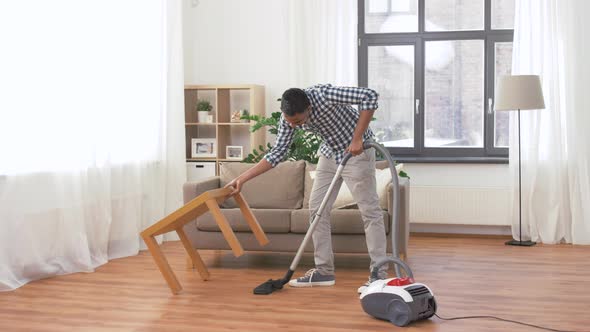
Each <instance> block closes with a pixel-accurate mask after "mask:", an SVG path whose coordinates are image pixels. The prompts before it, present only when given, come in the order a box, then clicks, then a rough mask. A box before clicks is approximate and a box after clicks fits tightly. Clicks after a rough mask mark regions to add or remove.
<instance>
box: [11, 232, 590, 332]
mask: <svg viewBox="0 0 590 332" xmlns="http://www.w3.org/2000/svg"><path fill="white" fill-rule="evenodd" d="M163 247H164V250H165V253H166V255H167V257H168V259H169V261H170V264H171V265H172V268H173V269H174V270H175V271H176V273H177V276H178V278H179V281H180V282H181V284H182V285H183V286H184V291H183V292H182V293H181V294H180V295H177V296H173V295H171V293H170V291H169V289H168V287H167V286H166V284H165V282H164V280H163V278H162V276H161V275H160V272H159V271H158V270H157V268H156V266H155V264H154V262H153V261H152V258H151V257H150V256H149V254H148V253H147V252H142V253H140V254H139V255H138V256H135V257H129V258H123V259H117V260H113V261H111V262H109V263H108V264H106V265H104V266H102V267H100V268H98V269H97V270H96V272H95V273H89V274H86V273H77V274H72V275H66V276H59V277H54V278H50V279H45V280H40V281H36V282H32V283H30V284H28V285H25V286H24V287H22V288H20V289H18V290H16V291H13V292H4V293H0V331H228V330H234V331H298V332H302V331H314V330H317V331H392V330H401V329H398V328H396V327H395V326H393V325H391V324H390V323H388V322H385V321H380V320H376V319H373V318H371V317H369V316H368V315H366V314H365V313H364V312H363V311H362V309H361V307H360V304H359V300H358V296H357V294H356V288H357V287H358V286H359V285H360V284H362V283H363V282H364V281H365V280H366V278H367V275H368V271H367V265H368V259H367V257H366V256H365V255H342V254H341V255H336V268H337V271H336V277H337V279H336V280H337V283H336V286H334V287H327V288H311V289H293V288H288V286H287V288H286V289H283V290H281V291H278V292H275V293H273V294H272V295H269V296H259V295H256V296H255V295H252V289H253V288H254V287H255V286H257V285H258V284H260V283H262V282H264V281H266V280H267V279H269V278H272V279H277V278H280V277H282V276H283V275H284V273H285V271H286V270H287V268H288V266H289V264H290V261H291V259H292V254H279V253H247V254H246V255H244V256H242V257H241V258H238V259H236V258H234V257H233V256H232V254H231V252H225V251H223V252H219V251H218V252H214V251H201V253H202V256H203V259H204V261H205V263H206V264H207V266H209V268H210V272H211V280H210V281H206V282H204V281H201V279H200V278H199V275H198V273H197V272H196V271H190V270H186V269H185V256H184V253H183V250H182V247H181V245H180V243H179V242H169V243H166V244H165V245H164V246H163ZM409 254H410V260H409V262H410V265H411V266H412V268H413V271H414V275H415V277H416V279H417V281H419V282H423V283H425V284H427V285H428V286H429V287H430V288H431V289H433V291H434V294H435V297H436V299H437V302H438V314H439V315H441V316H443V317H451V316H464V315H495V316H501V317H503V318H507V319H513V320H521V321H525V322H528V323H532V324H537V325H544V326H547V327H552V328H555V329H561V330H576V331H588V330H590V284H589V283H588V281H589V280H590V264H589V262H588V257H589V256H590V247H584V246H568V245H561V246H543V245H538V246H535V247H530V248H526V247H509V246H505V245H504V244H503V239H500V238H496V239H490V238H487V239H481V238H440V237H439V238H437V237H412V238H411V240H410V251H409ZM312 263H313V257H312V256H306V257H304V258H303V259H302V261H301V264H300V268H299V270H298V272H301V273H303V272H305V270H307V269H308V268H310V267H311V266H312ZM404 331H541V330H538V329H535V328H531V327H526V326H520V325H514V324H510V323H506V322H499V321H495V320H487V319H478V320H460V321H441V320H439V319H438V318H433V319H431V320H428V321H422V322H419V323H416V324H414V325H412V326H410V327H408V328H405V329H404Z"/></svg>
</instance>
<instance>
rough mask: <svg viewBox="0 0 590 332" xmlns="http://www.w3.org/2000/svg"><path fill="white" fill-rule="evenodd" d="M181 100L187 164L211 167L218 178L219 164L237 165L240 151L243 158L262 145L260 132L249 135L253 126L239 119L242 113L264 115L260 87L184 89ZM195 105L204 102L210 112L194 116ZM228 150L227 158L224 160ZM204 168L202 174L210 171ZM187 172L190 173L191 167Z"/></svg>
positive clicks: (189, 166)
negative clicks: (183, 109)
mask: <svg viewBox="0 0 590 332" xmlns="http://www.w3.org/2000/svg"><path fill="white" fill-rule="evenodd" d="M184 97H185V112H184V113H185V126H186V143H185V144H186V159H187V162H188V163H194V162H199V163H202V164H204V163H207V162H208V163H211V164H210V165H214V169H215V173H214V174H213V175H218V174H219V163H220V162H239V160H240V158H239V157H240V155H239V152H240V151H241V153H242V158H243V157H245V156H247V155H248V154H249V153H250V152H252V150H253V149H255V148H256V147H258V146H259V145H263V146H264V145H266V142H265V132H264V131H263V130H259V131H257V132H255V133H251V132H250V126H251V125H253V123H250V121H248V120H245V122H244V120H240V119H239V115H240V114H243V112H244V110H246V111H247V112H248V113H249V114H252V115H261V116H264V115H265V110H264V87H263V86H260V85H186V86H185V89H184ZM199 101H208V102H209V104H210V105H211V106H212V109H211V111H209V112H204V113H207V116H205V117H204V116H201V117H200V118H199V116H198V111H197V103H198V102H199ZM232 115H233V116H232ZM199 119H201V121H199ZM205 119H207V120H205ZM227 147H229V149H227ZM240 147H241V148H240ZM228 150H229V151H230V153H231V156H227V151H228ZM204 165H206V166H207V164H204ZM206 166H205V167H203V170H205V169H210V167H206ZM187 168H190V169H192V168H193V165H191V164H189V165H187ZM193 171H195V170H193ZM198 171H199V170H198V169H197V170H196V172H198ZM208 174H210V172H209V173H208ZM193 175H194V174H193Z"/></svg>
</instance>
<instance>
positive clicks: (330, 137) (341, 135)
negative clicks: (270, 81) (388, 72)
mask: <svg viewBox="0 0 590 332" xmlns="http://www.w3.org/2000/svg"><path fill="white" fill-rule="evenodd" d="M304 91H305V94H306V95H307V97H308V98H309V101H310V102H311V113H310V115H309V118H308V120H307V121H306V123H304V124H302V125H299V126H297V127H295V128H292V127H291V126H290V125H289V123H288V122H287V121H286V120H285V117H284V115H283V114H281V119H280V122H279V130H278V133H277V140H276V143H275V145H274V146H273V148H272V149H271V150H270V152H269V153H267V154H266V156H264V158H265V159H266V160H267V161H268V162H269V163H270V164H271V165H272V167H275V166H276V165H277V164H278V163H279V162H281V161H283V159H284V158H285V155H286V154H287V151H288V150H289V146H291V141H292V140H293V133H294V132H295V130H297V129H302V130H307V131H311V132H314V133H316V134H318V135H319V136H320V137H321V138H322V140H323V142H322V145H321V146H320V153H321V154H322V155H324V156H325V157H326V158H331V157H332V156H335V161H336V163H340V161H341V160H342V157H343V155H344V151H345V150H346V148H348V147H349V146H350V143H351V142H352V136H353V134H354V128H355V127H356V124H357V122H358V119H359V115H360V114H359V111H357V110H356V109H354V108H353V107H352V106H351V105H358V107H359V110H361V111H364V110H375V109H377V106H378V105H377V99H378V97H379V94H377V92H376V91H374V90H371V89H368V88H357V87H335V86H332V85H330V84H324V85H315V86H313V87H311V88H308V89H305V90H304ZM371 138H373V132H372V131H371V128H367V130H366V131H365V133H364V134H363V141H365V140H367V139H371Z"/></svg>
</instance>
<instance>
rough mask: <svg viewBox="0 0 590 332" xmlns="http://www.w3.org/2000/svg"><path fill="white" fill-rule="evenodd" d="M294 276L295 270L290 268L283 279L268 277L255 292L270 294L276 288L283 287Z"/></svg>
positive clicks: (257, 293)
mask: <svg viewBox="0 0 590 332" xmlns="http://www.w3.org/2000/svg"><path fill="white" fill-rule="evenodd" d="M292 276H293V271H291V269H289V271H287V274H285V277H283V279H275V280H273V279H268V280H267V281H265V282H263V283H262V284H260V285H259V286H258V287H256V288H254V294H256V295H268V294H270V293H272V292H274V291H276V290H279V289H283V286H284V285H285V284H286V283H288V282H289V280H290V279H291V277H292Z"/></svg>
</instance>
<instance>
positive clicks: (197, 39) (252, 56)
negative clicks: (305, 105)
mask: <svg viewBox="0 0 590 332" xmlns="http://www.w3.org/2000/svg"><path fill="white" fill-rule="evenodd" d="M286 17H287V2H286V1H282V0H247V1H238V0H185V1H184V15H183V20H184V23H183V24H184V54H185V58H184V66H185V79H184V81H185V83H186V84H260V85H263V86H265V88H266V112H267V113H268V114H270V113H272V112H275V111H278V110H279V108H278V107H279V103H278V102H277V101H276V100H277V98H280V97H281V95H282V93H283V91H284V90H286V89H288V88H290V87H291V86H290V85H289V77H288V75H289V74H288V72H289V68H288V66H287V57H288V54H287V53H288V51H287V46H288V43H287V33H288V32H287V27H286V25H285V23H284V22H285V20H286Z"/></svg>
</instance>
